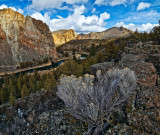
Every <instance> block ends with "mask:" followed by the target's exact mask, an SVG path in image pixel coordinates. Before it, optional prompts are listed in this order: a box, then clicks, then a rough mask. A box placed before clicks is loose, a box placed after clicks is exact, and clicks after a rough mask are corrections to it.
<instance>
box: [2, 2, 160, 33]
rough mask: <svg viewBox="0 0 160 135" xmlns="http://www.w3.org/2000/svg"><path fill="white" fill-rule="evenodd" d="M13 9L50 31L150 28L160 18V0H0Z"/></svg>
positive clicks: (82, 31) (144, 29) (143, 29)
mask: <svg viewBox="0 0 160 135" xmlns="http://www.w3.org/2000/svg"><path fill="white" fill-rule="evenodd" d="M8 7H10V8H12V9H13V10H16V11H18V12H20V13H22V14H23V15H25V16H26V15H30V16H32V17H34V18H36V19H38V20H42V21H43V22H45V23H47V24H48V25H49V27H50V30H51V31H55V30H59V29H74V30H75V31H76V32H77V33H88V32H99V31H104V30H106V29H108V28H111V27H114V26H117V27H120V26H123V27H126V28H128V29H131V30H133V31H134V30H136V29H138V30H139V31H141V32H143V31H147V32H148V31H150V30H151V29H152V28H153V27H154V26H156V25H158V20H160V0H1V1H0V9H3V8H8Z"/></svg>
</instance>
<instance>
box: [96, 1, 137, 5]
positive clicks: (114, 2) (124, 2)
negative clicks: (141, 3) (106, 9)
mask: <svg viewBox="0 0 160 135" xmlns="http://www.w3.org/2000/svg"><path fill="white" fill-rule="evenodd" d="M128 2H131V3H132V2H134V0H96V1H95V3H94V4H97V5H99V6H101V5H110V6H116V5H121V4H123V5H126V3H128Z"/></svg>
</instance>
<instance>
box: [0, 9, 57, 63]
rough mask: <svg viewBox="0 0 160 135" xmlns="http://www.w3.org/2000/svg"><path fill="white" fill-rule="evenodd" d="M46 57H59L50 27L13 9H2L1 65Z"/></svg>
mask: <svg viewBox="0 0 160 135" xmlns="http://www.w3.org/2000/svg"><path fill="white" fill-rule="evenodd" d="M46 57H51V58H52V59H53V60H55V59H56V58H57V52H56V48H55V46H54V42H53V38H52V34H51V32H50V30H49V27H48V26H47V25H46V24H45V23H43V22H42V21H38V20H35V19H33V18H31V17H29V16H27V17H24V16H23V15H22V14H20V13H18V12H15V11H13V10H12V9H3V10H0V66H2V65H7V66H13V65H17V64H19V62H24V61H32V60H33V59H36V60H41V59H43V58H46Z"/></svg>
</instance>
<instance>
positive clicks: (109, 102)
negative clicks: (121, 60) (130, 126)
mask: <svg viewBox="0 0 160 135" xmlns="http://www.w3.org/2000/svg"><path fill="white" fill-rule="evenodd" d="M135 87H136V76H135V74H134V72H133V71H132V70H130V69H129V68H125V69H110V70H109V71H108V72H106V73H103V74H102V73H101V71H100V70H99V71H97V73H96V77H94V76H93V75H85V76H84V77H79V78H76V77H75V76H62V77H61V79H60V85H59V86H58V92H57V95H58V96H59V97H60V98H61V99H62V100H63V101H64V103H65V105H66V108H67V110H68V112H69V113H70V114H71V115H73V116H74V117H75V118H77V119H80V120H82V121H84V122H88V126H89V127H88V132H87V133H86V134H94V135H98V134H102V132H103V131H104V129H105V128H106V126H108V124H109V123H110V122H109V120H110V117H111V115H112V114H114V113H120V114H123V111H122V109H123V107H124V104H125V102H126V101H127V99H128V98H129V97H130V95H131V94H132V93H133V91H134V89H135Z"/></svg>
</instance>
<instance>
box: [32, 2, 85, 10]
mask: <svg viewBox="0 0 160 135" xmlns="http://www.w3.org/2000/svg"><path fill="white" fill-rule="evenodd" d="M87 2H88V0H32V4H31V5H30V7H31V8H33V9H36V10H39V11H41V10H43V9H48V8H55V9H63V8H62V6H63V4H64V3H66V4H70V5H74V4H83V3H87Z"/></svg>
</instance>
